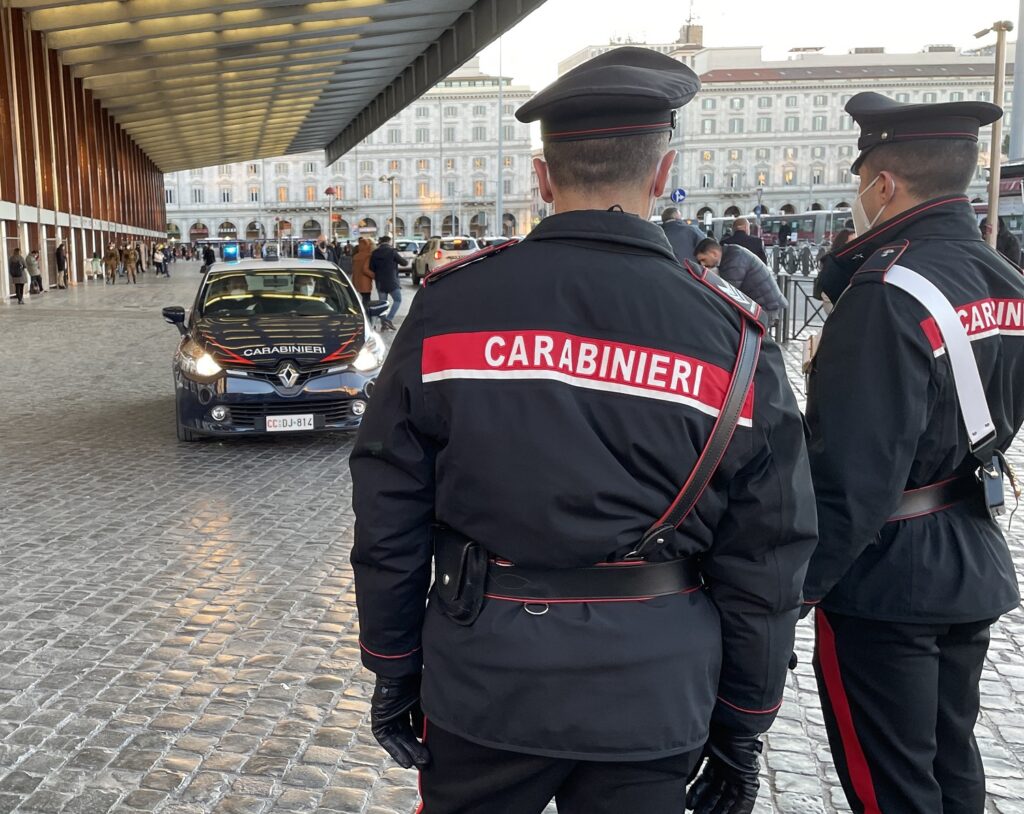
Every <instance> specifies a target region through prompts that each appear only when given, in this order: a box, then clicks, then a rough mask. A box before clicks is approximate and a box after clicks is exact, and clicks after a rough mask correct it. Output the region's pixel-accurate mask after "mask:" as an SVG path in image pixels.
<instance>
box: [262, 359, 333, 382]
mask: <svg viewBox="0 0 1024 814" xmlns="http://www.w3.org/2000/svg"><path fill="white" fill-rule="evenodd" d="M339 364H343V363H341V362H333V363H331V364H329V365H316V366H314V367H299V365H295V369H296V371H297V372H298V374H299V378H298V379H296V380H295V384H293V385H292V387H293V388H296V387H302V386H303V385H304V384H305V383H306V382H308V381H309V380H310V379H312V378H313V377H314V376H322V375H323V374H324V373H326V372H327V371H328V370H330V369H331V368H332V367H338V365H339ZM243 372H244V373H245V375H246V377H247V378H249V379H259V380H260V381H264V382H270V384H272V385H274V386H275V387H280V386H281V379H280V378H279V377H278V375H277V372H278V367H277V366H275V367H274V368H272V369H264V370H261V369H259V368H246V369H245V370H244V371H243Z"/></svg>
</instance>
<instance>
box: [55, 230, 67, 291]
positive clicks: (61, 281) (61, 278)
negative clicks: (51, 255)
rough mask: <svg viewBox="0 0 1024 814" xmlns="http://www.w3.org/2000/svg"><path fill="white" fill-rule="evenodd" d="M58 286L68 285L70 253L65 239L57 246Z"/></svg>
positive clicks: (65, 286)
mask: <svg viewBox="0 0 1024 814" xmlns="http://www.w3.org/2000/svg"><path fill="white" fill-rule="evenodd" d="M56 258H57V288H67V287H68V253H67V249H65V248H64V241H61V242H60V244H59V245H58V246H57V254H56Z"/></svg>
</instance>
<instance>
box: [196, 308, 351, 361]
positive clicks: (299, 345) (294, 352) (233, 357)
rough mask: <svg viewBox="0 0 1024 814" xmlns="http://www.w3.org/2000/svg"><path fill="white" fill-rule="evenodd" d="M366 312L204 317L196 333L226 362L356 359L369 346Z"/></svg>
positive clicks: (197, 325) (207, 346) (216, 356)
mask: <svg viewBox="0 0 1024 814" xmlns="http://www.w3.org/2000/svg"><path fill="white" fill-rule="evenodd" d="M365 329H366V326H365V324H364V322H363V318H362V316H355V315H350V314H331V315H325V316H301V317H297V316H291V315H288V316H260V317H256V318H253V317H222V316H217V317H204V318H202V319H200V320H199V321H198V322H197V323H196V326H195V334H196V338H197V339H198V340H199V342H201V343H202V345H203V346H204V347H205V348H206V350H208V351H209V352H210V353H211V354H213V356H214V357H215V358H216V359H217V361H218V362H220V363H222V364H228V365H234V366H239V367H252V366H256V367H269V368H274V367H277V365H278V364H280V363H281V362H282V361H284V360H285V359H291V360H292V361H294V362H296V363H297V364H299V365H302V366H307V365H316V364H320V363H331V362H339V363H344V362H348V361H351V360H352V359H354V358H355V357H356V355H357V354H358V353H359V351H360V349H361V348H362V347H363V342H364V341H365V339H366V336H365Z"/></svg>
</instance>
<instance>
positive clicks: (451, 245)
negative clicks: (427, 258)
mask: <svg viewBox="0 0 1024 814" xmlns="http://www.w3.org/2000/svg"><path fill="white" fill-rule="evenodd" d="M475 248H476V245H475V244H474V243H473V241H472V240H442V241H441V251H445V252H471V251H473V250H474V249H475Z"/></svg>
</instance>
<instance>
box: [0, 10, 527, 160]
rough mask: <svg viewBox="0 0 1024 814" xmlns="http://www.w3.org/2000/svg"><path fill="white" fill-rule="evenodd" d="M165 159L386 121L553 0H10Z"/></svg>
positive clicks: (353, 130) (250, 155) (294, 148)
mask: <svg viewBox="0 0 1024 814" xmlns="http://www.w3.org/2000/svg"><path fill="white" fill-rule="evenodd" d="M7 1H8V2H9V3H10V4H11V5H12V6H14V7H17V8H21V9H23V10H24V11H26V12H27V13H28V15H29V24H30V25H31V27H32V28H33V29H35V30H37V31H40V32H42V33H43V34H45V37H46V45H47V46H48V47H49V48H52V49H54V50H56V51H57V52H58V53H59V54H60V57H61V60H62V61H63V63H64V64H65V65H67V66H69V67H70V69H71V70H72V72H73V73H74V75H75V76H77V77H79V78H80V79H81V80H82V81H83V83H84V84H85V87H86V88H87V89H89V90H90V91H91V92H92V93H93V95H94V97H95V98H97V99H98V100H99V101H100V102H101V104H102V105H103V106H104V107H105V108H106V109H107V110H108V111H109V112H110V113H111V115H113V116H114V118H115V119H116V120H117V121H118V123H119V124H120V125H121V126H122V127H123V128H124V129H125V130H126V131H127V132H128V134H129V135H130V136H131V137H132V138H133V139H134V141H135V143H136V144H138V145H139V147H141V148H142V149H143V150H145V152H146V153H147V154H148V155H149V156H150V158H152V159H153V161H154V162H155V163H156V164H157V166H159V167H160V169H161V170H163V171H164V172H174V171H176V170H182V169H191V168H194V167H204V166H209V165H211V164H228V163H232V162H236V161H246V160H249V159H255V158H266V157H270V156H276V155H284V154H287V153H296V152H301V151H304V150H316V149H325V150H326V151H327V159H328V161H334V160H335V159H337V158H338V157H339V156H340V155H342V154H344V153H345V152H346V151H347V150H349V149H350V148H351V147H353V146H354V145H355V144H357V143H358V142H359V141H361V140H362V139H363V138H365V137H366V136H367V135H368V134H369V133H371V132H373V131H374V130H376V129H377V128H378V127H380V126H381V125H382V124H384V123H385V122H386V121H387V120H388V119H389V118H391V117H392V116H393V115H394V114H396V113H397V112H399V111H400V110H401V109H402V108H404V107H405V106H407V105H408V104H410V103H411V102H412V101H414V100H415V99H416V98H418V97H419V96H420V95H421V94H423V93H424V92H425V91H427V90H429V89H430V88H431V87H432V86H433V85H434V84H436V83H437V82H438V81H440V80H441V79H443V78H444V77H445V76H447V75H448V74H449V73H451V72H452V71H453V70H455V69H456V68H457V67H458V66H459V65H461V64H462V63H463V62H465V61H466V60H467V59H469V58H470V57H471V56H473V55H474V54H475V53H477V52H478V51H479V50H480V49H482V48H483V47H484V46H486V45H487V44H489V43H490V42H492V41H493V40H495V39H496V38H497V37H498V36H499V35H500V34H502V33H503V32H505V31H506V30H508V29H509V28H510V27H512V26H513V25H515V24H516V23H517V22H518V21H519V20H521V19H522V18H523V17H525V16H526V15H527V14H529V13H530V12H531V11H533V10H534V9H536V8H537V7H538V6H540V5H541V4H542V3H543V2H544V0H324V1H323V2H312V3H295V2H287V0H263V1H262V2H253V0H246V2H241V0H220V2H216V3H214V2H209V0H102V2H93V1H92V0H60V2H57V0H7Z"/></svg>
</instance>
